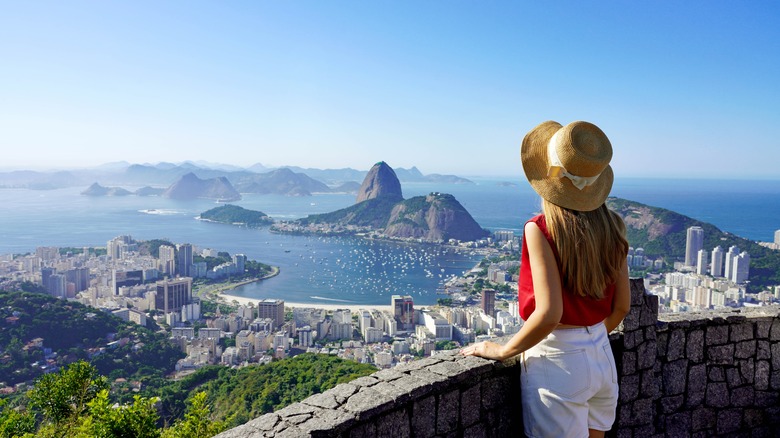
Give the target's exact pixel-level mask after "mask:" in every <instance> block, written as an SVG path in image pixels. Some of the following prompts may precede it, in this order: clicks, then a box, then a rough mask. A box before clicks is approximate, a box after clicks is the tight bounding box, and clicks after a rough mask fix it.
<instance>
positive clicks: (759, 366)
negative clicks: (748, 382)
mask: <svg viewBox="0 0 780 438" xmlns="http://www.w3.org/2000/svg"><path fill="white" fill-rule="evenodd" d="M754 386H755V388H756V389H757V390H759V391H766V390H767V389H769V362H768V361H765V360H759V361H757V362H756V375H755V380H754Z"/></svg>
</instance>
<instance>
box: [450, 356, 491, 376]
mask: <svg viewBox="0 0 780 438" xmlns="http://www.w3.org/2000/svg"><path fill="white" fill-rule="evenodd" d="M458 364H459V365H460V366H462V367H463V368H464V369H465V370H466V371H468V372H469V374H470V375H471V376H474V377H476V376H482V375H483V374H485V373H488V372H490V371H492V370H493V369H494V368H495V367H496V361H494V360H488V359H484V358H481V357H477V356H466V357H463V358H462V359H460V360H458Z"/></svg>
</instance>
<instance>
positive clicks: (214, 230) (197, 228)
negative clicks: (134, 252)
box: [0, 179, 780, 304]
mask: <svg viewBox="0 0 780 438" xmlns="http://www.w3.org/2000/svg"><path fill="white" fill-rule="evenodd" d="M475 181H476V182H477V184H474V185H434V184H428V183H425V184H423V183H419V184H405V185H404V186H403V191H404V197H407V198H409V197H411V196H416V195H424V194H427V193H430V192H432V191H440V192H445V193H451V194H453V195H455V197H456V198H457V199H458V200H459V201H460V202H461V204H463V205H464V207H466V209H467V210H469V212H470V213H471V214H472V215H473V216H474V218H475V219H476V220H477V222H479V224H480V225H482V226H483V227H485V228H489V229H493V230H495V229H511V230H515V231H519V230H520V229H521V227H522V224H523V222H524V221H525V219H527V218H528V217H530V216H532V215H533V214H534V212H536V211H538V210H539V200H538V197H537V196H536V195H535V193H534V192H533V191H532V190H531V189H530V187H529V186H528V185H527V183H525V182H524V181H523V180H520V179H516V180H503V181H501V182H503V183H505V184H498V183H499V181H495V180H481V179H475ZM506 183H510V184H506ZM511 184H514V185H511ZM81 190H83V188H79V189H60V190H51V191H31V190H21V189H0V205H2V210H0V254H7V253H16V254H19V253H27V252H32V251H34V250H35V247H37V246H77V247H78V246H105V244H106V241H108V240H109V239H111V238H113V237H115V236H118V235H122V234H129V235H132V236H133V237H135V238H136V239H141V240H146V239H153V238H165V239H169V240H171V241H173V242H176V243H183V242H189V243H193V244H195V245H197V246H200V247H209V248H215V249H219V250H224V251H228V252H230V253H231V254H235V253H245V254H247V255H248V256H249V257H250V258H252V259H256V260H259V261H262V262H265V263H269V264H272V265H276V266H280V267H281V269H282V274H281V275H279V276H278V277H275V278H273V279H270V280H268V281H264V282H261V283H258V284H254V285H251V286H247V287H244V288H242V289H240V290H238V291H237V293H239V294H242V295H245V296H248V297H257V298H266V297H274V298H283V299H286V300H288V301H298V302H312V303H316V302H320V303H325V302H338V301H341V302H348V303H359V304H387V303H389V296H390V295H392V294H396V293H404V294H412V295H413V296H414V297H415V301H417V302H419V303H421V304H430V303H433V302H435V300H436V294H435V290H436V288H437V286H438V285H439V282H440V281H441V280H442V279H444V278H446V277H448V276H451V275H459V274H461V273H462V272H463V271H465V270H467V269H470V268H471V267H472V266H473V265H474V264H475V263H476V262H477V261H478V257H474V256H469V255H464V254H456V253H452V252H448V251H442V250H441V249H438V248H436V247H433V246H430V245H402V244H397V243H390V242H367V241H363V240H359V239H352V238H318V237H312V236H288V235H278V234H273V233H270V232H268V230H267V229H246V228H240V227H235V226H230V225H222V224H213V223H206V222H201V221H197V220H194V217H195V216H197V215H198V214H199V213H201V212H203V211H205V210H208V209H210V208H213V207H214V206H215V205H216V204H214V203H213V202H210V201H204V200H197V201H174V200H170V199H165V198H159V197H146V198H143V197H136V196H127V197H116V198H111V197H98V198H93V197H87V196H80V195H79V192H80V191H81ZM613 194H614V195H615V196H620V197H623V198H626V199H631V200H634V201H638V202H642V203H644V204H648V205H653V206H658V207H663V208H668V209H670V210H675V211H678V212H680V213H682V214H685V215H688V216H691V217H693V218H696V219H699V220H702V221H705V222H711V223H713V224H714V225H716V226H717V227H719V228H720V229H721V230H724V231H730V232H732V233H734V234H737V235H740V236H742V237H746V238H749V239H753V240H763V241H769V240H772V238H773V235H774V231H775V230H776V229H780V181H720V180H712V181H707V180H660V179H625V180H620V179H618V180H616V182H615V186H614V188H613ZM352 203H354V196H352V195H335V194H328V195H315V196H311V197H284V196H274V195H263V196H260V195H247V196H245V197H244V199H243V200H241V201H239V202H237V203H236V204H238V205H241V206H242V207H245V208H249V209H253V210H260V211H263V212H265V213H267V214H269V215H271V216H272V217H275V218H278V219H292V218H299V217H304V216H306V215H309V214H314V213H324V212H329V211H333V210H336V209H339V208H343V207H346V206H349V205H351V204H352Z"/></svg>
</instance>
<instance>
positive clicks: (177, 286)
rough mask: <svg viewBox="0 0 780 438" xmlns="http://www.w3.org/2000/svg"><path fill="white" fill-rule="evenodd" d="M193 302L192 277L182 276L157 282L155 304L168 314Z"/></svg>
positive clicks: (158, 308)
mask: <svg viewBox="0 0 780 438" xmlns="http://www.w3.org/2000/svg"><path fill="white" fill-rule="evenodd" d="M191 302H192V278H189V277H181V278H176V279H171V280H163V281H158V282H157V296H156V297H155V306H156V307H157V310H162V311H163V312H164V313H166V314H168V313H171V312H181V309H182V307H184V306H185V305H187V304H189V303H191Z"/></svg>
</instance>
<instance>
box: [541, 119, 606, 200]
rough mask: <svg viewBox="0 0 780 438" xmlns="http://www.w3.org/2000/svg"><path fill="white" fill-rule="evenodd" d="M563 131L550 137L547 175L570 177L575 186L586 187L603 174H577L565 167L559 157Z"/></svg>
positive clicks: (580, 188)
mask: <svg viewBox="0 0 780 438" xmlns="http://www.w3.org/2000/svg"><path fill="white" fill-rule="evenodd" d="M561 131H563V130H558V132H556V133H555V135H553V136H552V138H550V141H549V142H548V143H547V159H548V161H549V163H550V168H549V169H548V170H547V177H548V178H563V177H566V178H569V180H571V183H572V184H573V185H574V187H577V188H578V189H579V190H582V189H584V188H585V187H587V186H589V185H592V184H593V183H595V182H596V180H597V179H599V177H600V176H601V173H599V174H598V175H596V176H577V175H572V174H571V173H569V172H568V171H566V168H565V167H563V163H561V159H560V157H558V144H559V143H560V141H561V137H562V135H561Z"/></svg>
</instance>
